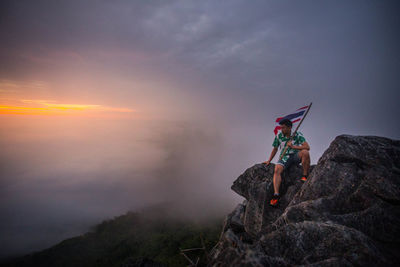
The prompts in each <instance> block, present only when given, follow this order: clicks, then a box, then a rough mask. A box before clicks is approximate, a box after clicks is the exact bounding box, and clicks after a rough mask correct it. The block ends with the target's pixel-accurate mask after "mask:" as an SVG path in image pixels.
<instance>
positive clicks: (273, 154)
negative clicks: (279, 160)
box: [263, 147, 278, 165]
mask: <svg viewBox="0 0 400 267" xmlns="http://www.w3.org/2000/svg"><path fill="white" fill-rule="evenodd" d="M277 151H278V148H277V147H274V148H273V149H272V151H271V155H270V156H269V160H267V161H264V162H263V163H265V164H267V165H268V164H270V163H271V160H272V159H273V158H274V157H275V154H276V152H277Z"/></svg>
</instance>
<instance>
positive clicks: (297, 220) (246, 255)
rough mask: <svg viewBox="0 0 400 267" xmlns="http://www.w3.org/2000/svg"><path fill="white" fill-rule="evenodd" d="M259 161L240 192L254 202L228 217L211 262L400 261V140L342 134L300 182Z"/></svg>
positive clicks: (297, 170) (241, 181) (293, 173)
mask: <svg viewBox="0 0 400 267" xmlns="http://www.w3.org/2000/svg"><path fill="white" fill-rule="evenodd" d="M273 170H274V165H273V164H271V165H269V166H266V165H264V164H256V165H254V166H253V167H251V168H249V169H247V170H246V171H245V172H244V173H243V174H242V175H240V176H239V177H238V178H237V180H236V181H234V183H233V185H232V190H233V191H235V192H236V193H238V194H239V195H241V196H243V197H244V198H245V199H246V200H245V201H244V202H243V203H242V204H239V205H238V206H237V207H236V209H235V210H234V211H233V212H232V213H231V214H229V215H228V216H227V218H226V220H225V225H224V229H223V231H222V233H221V237H220V240H219V242H218V244H217V246H216V247H215V248H214V249H213V251H212V252H211V258H212V260H211V262H210V264H209V266H303V265H304V266H397V264H398V263H399V262H400V141H398V140H391V139H388V138H384V137H376V136H350V135H341V136H338V137H336V138H335V140H334V141H333V142H332V143H331V145H330V146H329V148H328V149H327V150H326V151H325V153H324V154H323V155H322V157H321V158H320V159H319V161H318V164H317V165H316V166H312V169H311V173H310V176H309V179H308V181H307V182H305V183H304V184H303V183H302V182H301V181H299V178H300V176H301V174H302V173H301V172H302V168H301V166H293V167H292V168H290V169H289V170H287V171H285V172H284V174H283V176H282V178H283V179H282V180H283V182H282V186H281V194H282V198H281V200H280V204H279V206H278V207H277V208H273V207H270V206H269V205H268V202H269V200H270V198H271V197H272V194H273V184H272V177H273Z"/></svg>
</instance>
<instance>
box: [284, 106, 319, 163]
mask: <svg viewBox="0 0 400 267" xmlns="http://www.w3.org/2000/svg"><path fill="white" fill-rule="evenodd" d="M311 106H312V102H311V103H310V105H309V106H308V108H307V111H306V113H305V114H304V116H303V118H301V121H300V123H299V125H297V127H296V130H295V131H294V133H293V134H292V136H290V139H289V140H288V141H287V142H286V143H285V148H284V150H283V152H282V154H281V156H280V157H279V160H281V159H282V158H283V156H284V155H285V153H286V150H287V149H288V146H287V143H288V142H290V141H292V139H293V138H294V136H295V135H296V132H297V130H298V129H299V127H300V125H301V123H302V122H303V120H304V119H305V118H306V116H307V113H308V111H310V108H311Z"/></svg>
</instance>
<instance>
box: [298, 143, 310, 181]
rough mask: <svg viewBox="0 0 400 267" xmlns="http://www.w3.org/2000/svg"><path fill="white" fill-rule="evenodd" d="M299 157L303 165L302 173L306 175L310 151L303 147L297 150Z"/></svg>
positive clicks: (308, 167)
mask: <svg viewBox="0 0 400 267" xmlns="http://www.w3.org/2000/svg"><path fill="white" fill-rule="evenodd" d="M299 157H300V159H301V165H302V166H303V175H308V171H309V170H310V153H309V152H308V150H306V149H303V150H301V151H300V152H299Z"/></svg>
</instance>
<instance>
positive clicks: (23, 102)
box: [0, 99, 135, 116]
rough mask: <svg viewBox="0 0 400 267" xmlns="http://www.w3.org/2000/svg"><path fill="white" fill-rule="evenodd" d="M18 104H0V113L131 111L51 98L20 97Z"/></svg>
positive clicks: (80, 113)
mask: <svg viewBox="0 0 400 267" xmlns="http://www.w3.org/2000/svg"><path fill="white" fill-rule="evenodd" d="M16 102H17V103H18V102H19V104H15V101H14V104H8V105H7V104H3V103H2V104H0V115H48V116H58V115H101V114H107V113H108V114H109V113H114V114H117V113H132V112H134V111H135V110H133V109H129V108H119V107H109V106H103V105H94V104H70V103H68V104H67V103H57V102H56V101H53V100H36V99H20V100H18V101H16Z"/></svg>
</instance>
